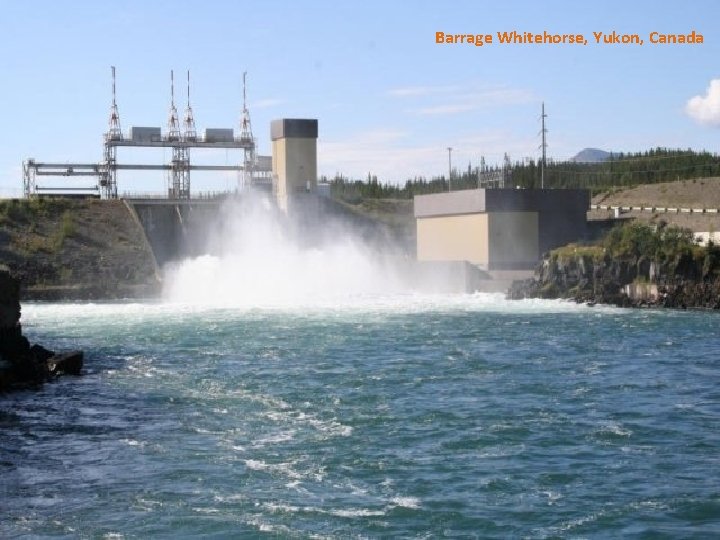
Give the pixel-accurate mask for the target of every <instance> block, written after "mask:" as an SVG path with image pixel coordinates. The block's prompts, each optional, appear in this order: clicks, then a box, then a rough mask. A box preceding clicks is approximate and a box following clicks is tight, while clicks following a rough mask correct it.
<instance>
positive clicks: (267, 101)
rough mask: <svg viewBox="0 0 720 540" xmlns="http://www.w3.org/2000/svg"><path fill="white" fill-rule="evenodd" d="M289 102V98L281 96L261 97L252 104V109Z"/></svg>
mask: <svg viewBox="0 0 720 540" xmlns="http://www.w3.org/2000/svg"><path fill="white" fill-rule="evenodd" d="M285 103H287V100H284V99H279V98H267V99H259V100H257V101H254V102H253V103H252V104H251V105H250V107H249V108H250V109H251V110H252V109H269V108H270V107H277V106H278V105H284V104H285Z"/></svg>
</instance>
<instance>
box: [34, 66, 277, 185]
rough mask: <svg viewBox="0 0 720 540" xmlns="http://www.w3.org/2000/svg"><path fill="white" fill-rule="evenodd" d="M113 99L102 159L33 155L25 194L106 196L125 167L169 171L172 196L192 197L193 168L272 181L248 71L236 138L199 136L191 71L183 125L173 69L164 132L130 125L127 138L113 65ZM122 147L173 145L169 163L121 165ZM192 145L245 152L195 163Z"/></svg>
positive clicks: (246, 180) (222, 133)
mask: <svg viewBox="0 0 720 540" xmlns="http://www.w3.org/2000/svg"><path fill="white" fill-rule="evenodd" d="M111 71H112V103H111V106H110V119H109V123H108V124H109V125H108V131H107V133H105V135H104V154H103V161H102V162H101V163H65V164H62V163H46V162H39V161H36V160H35V159H32V158H30V159H27V160H25V161H24V162H23V190H24V193H25V196H26V197H32V196H34V195H37V194H40V193H43V192H68V191H70V192H73V191H74V192H85V193H89V194H94V195H100V196H102V197H103V198H106V199H114V198H117V196H118V191H117V172H118V171H122V170H135V171H138V170H162V171H167V172H168V198H170V199H189V198H190V171H238V172H239V173H242V185H244V186H249V185H253V184H262V185H265V184H270V183H271V182H272V171H271V161H270V159H269V157H267V156H258V155H257V154H256V141H255V138H254V137H253V134H252V124H251V122H250V111H249V110H248V107H247V95H246V76H247V73H243V110H242V117H241V120H240V126H241V130H240V135H239V137H236V136H235V134H234V130H233V129H232V128H230V129H225V128H221V129H219V128H208V129H206V130H205V133H204V136H203V137H199V136H198V134H197V130H196V127H195V118H194V115H193V111H192V107H191V105H190V72H189V71H188V74H187V107H186V109H185V115H184V117H183V126H182V129H181V127H180V121H179V117H178V112H177V109H176V107H175V84H174V75H173V72H172V71H171V72H170V112H169V116H168V125H167V130H166V131H165V133H164V134H163V132H162V130H161V128H159V127H139V126H133V127H131V128H130V130H129V132H128V135H127V137H126V136H124V135H123V132H122V129H121V127H120V114H119V112H118V106H117V102H116V93H115V67H114V66H112V68H111ZM120 147H143V148H171V149H172V159H171V161H170V164H165V165H150V164H118V162H117V149H118V148H120ZM190 148H215V149H218V148H220V149H237V150H242V151H243V163H242V165H191V164H190V153H189V149H190ZM38 176H55V177H96V178H97V184H96V185H93V186H87V185H85V186H76V185H69V186H60V187H50V186H39V185H38V184H37V177H38Z"/></svg>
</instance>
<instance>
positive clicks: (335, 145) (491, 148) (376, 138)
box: [318, 130, 537, 184]
mask: <svg viewBox="0 0 720 540" xmlns="http://www.w3.org/2000/svg"><path fill="white" fill-rule="evenodd" d="M416 141H417V139H415V137H414V136H413V137H411V136H410V134H408V133H405V132H402V131H392V130H376V131H368V132H364V133H359V134H357V135H355V136H353V137H350V138H348V139H344V140H335V141H323V140H320V141H318V166H319V174H320V175H326V176H328V177H330V178H332V177H333V176H334V175H335V174H336V173H342V174H343V175H345V176H349V177H351V178H359V179H363V178H365V177H366V176H367V174H368V172H369V173H371V174H373V175H377V177H378V178H379V179H380V180H381V181H383V182H391V183H399V184H404V183H405V181H406V180H407V179H409V178H413V177H415V176H424V177H425V178H431V177H433V176H439V175H443V174H446V173H447V166H448V161H447V160H448V154H447V147H448V146H452V147H453V152H452V161H453V168H457V169H459V170H465V169H466V168H467V165H468V161H470V162H471V163H472V166H473V167H475V166H477V165H479V162H480V156H481V155H483V156H485V158H486V162H487V163H488V164H489V165H492V164H496V163H497V164H499V163H501V161H502V156H503V153H504V152H509V153H510V156H511V158H513V160H515V159H522V157H524V156H526V155H534V154H535V153H536V147H537V140H536V139H534V138H532V137H525V138H523V137H522V136H518V135H517V134H514V133H510V132H507V131H489V132H484V133H481V134H474V135H472V136H460V137H458V138H457V139H455V140H454V141H452V142H451V143H450V144H448V141H445V140H431V141H428V140H423V141H422V143H420V144H417V143H416ZM508 141H513V142H512V143H511V144H510V145H508ZM413 143H415V144H413Z"/></svg>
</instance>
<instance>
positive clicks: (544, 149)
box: [540, 101, 547, 189]
mask: <svg viewBox="0 0 720 540" xmlns="http://www.w3.org/2000/svg"><path fill="white" fill-rule="evenodd" d="M540 118H541V120H542V129H541V130H540V133H541V134H542V144H541V145H540V146H541V148H542V161H541V162H540V189H545V154H546V152H547V139H546V136H547V129H546V128H545V119H546V118H547V114H545V102H544V101H543V102H542V114H541V115H540Z"/></svg>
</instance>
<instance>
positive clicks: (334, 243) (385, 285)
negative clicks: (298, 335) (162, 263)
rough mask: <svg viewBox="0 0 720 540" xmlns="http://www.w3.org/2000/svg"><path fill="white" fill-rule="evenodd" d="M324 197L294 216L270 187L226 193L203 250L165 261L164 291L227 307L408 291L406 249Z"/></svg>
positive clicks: (166, 294)
mask: <svg viewBox="0 0 720 540" xmlns="http://www.w3.org/2000/svg"><path fill="white" fill-rule="evenodd" d="M319 209H320V206H319V202H318V201H314V203H313V201H310V200H309V201H308V204H307V207H306V208H302V209H299V210H300V211H298V212H293V213H292V214H295V215H294V217H288V216H287V215H285V214H284V213H283V212H280V211H279V210H278V209H277V206H276V205H275V203H274V201H272V200H271V199H270V197H269V196H268V195H265V194H262V193H253V192H252V191H251V192H250V193H249V194H248V195H243V196H242V198H236V199H232V200H228V201H227V202H226V203H225V204H223V206H222V207H221V209H220V212H219V214H218V216H216V219H215V223H213V224H212V226H211V228H210V230H211V234H210V235H209V237H208V238H207V240H206V242H205V243H206V245H205V246H203V249H202V250H201V252H203V253H205V254H204V255H201V256H198V257H193V258H188V259H185V260H183V261H181V262H179V263H173V264H170V265H168V266H167V267H166V268H165V276H164V285H163V298H164V299H165V300H166V301H170V302H181V303H193V304H212V305H218V306H227V307H268V306H302V305H314V304H328V303H333V302H343V301H348V300H351V299H357V298H363V297H364V298H367V297H372V296H380V295H389V294H400V293H409V292H411V291H412V290H413V286H412V284H411V283H410V281H412V280H408V279H407V278H404V277H403V276H404V275H405V271H404V268H405V267H407V266H408V265H409V264H411V263H412V261H411V260H410V257H409V255H408V254H404V253H402V250H401V249H400V248H399V247H398V246H397V245H395V244H393V242H392V241H391V240H389V239H388V238H384V237H383V236H382V234H379V230H374V231H370V232H371V233H372V234H368V230H367V229H363V228H362V227H358V226H357V224H352V223H351V222H350V220H349V219H342V218H340V217H339V216H338V215H336V214H334V213H330V212H320V211H318V210H319Z"/></svg>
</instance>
